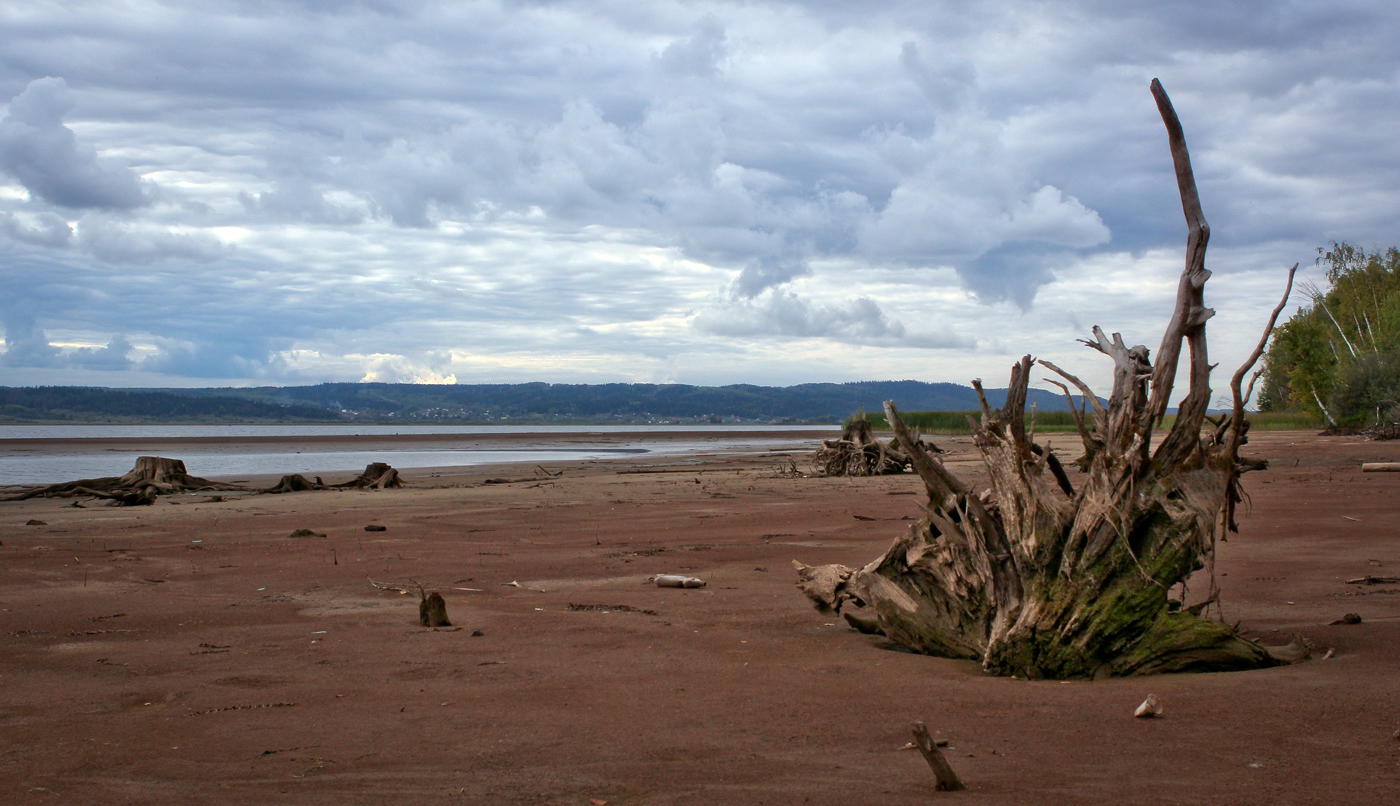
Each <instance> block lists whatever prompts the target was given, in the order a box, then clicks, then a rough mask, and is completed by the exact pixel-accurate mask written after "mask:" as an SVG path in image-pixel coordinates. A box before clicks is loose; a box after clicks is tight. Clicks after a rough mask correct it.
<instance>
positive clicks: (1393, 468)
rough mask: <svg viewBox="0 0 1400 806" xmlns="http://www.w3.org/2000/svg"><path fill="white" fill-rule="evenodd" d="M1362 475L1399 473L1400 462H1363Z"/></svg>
mask: <svg viewBox="0 0 1400 806" xmlns="http://www.w3.org/2000/svg"><path fill="white" fill-rule="evenodd" d="M1361 472H1362V473H1400V462H1365V463H1363V464H1362V465H1361Z"/></svg>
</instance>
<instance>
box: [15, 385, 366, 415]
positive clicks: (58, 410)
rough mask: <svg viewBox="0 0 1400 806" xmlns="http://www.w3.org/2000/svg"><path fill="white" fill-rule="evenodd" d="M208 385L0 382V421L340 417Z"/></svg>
mask: <svg viewBox="0 0 1400 806" xmlns="http://www.w3.org/2000/svg"><path fill="white" fill-rule="evenodd" d="M200 391H204V390H200ZM208 391H209V392H211V393H212V394H209V395H207V396H206V395H198V396H196V395H190V394H185V393H178V394H177V393H172V392H165V391H157V390H151V389H102V388H94V387H87V386H37V387H7V386H0V422H5V423H16V422H75V423H91V422H98V423H139V422H161V423H186V422H188V423H219V422H236V423H249V422H324V421H326V420H330V419H338V417H336V416H335V414H334V413H332V412H328V411H326V409H325V408H323V407H321V406H315V405H307V404H294V405H286V404H282V403H271V402H266V401H261V400H253V399H249V398H247V397H233V396H225V395H219V394H217V390H208Z"/></svg>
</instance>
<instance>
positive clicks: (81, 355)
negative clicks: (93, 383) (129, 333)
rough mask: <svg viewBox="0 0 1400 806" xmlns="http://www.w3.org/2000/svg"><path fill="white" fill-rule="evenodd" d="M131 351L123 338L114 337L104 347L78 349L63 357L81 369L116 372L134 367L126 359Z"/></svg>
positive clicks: (129, 345) (132, 363)
mask: <svg viewBox="0 0 1400 806" xmlns="http://www.w3.org/2000/svg"><path fill="white" fill-rule="evenodd" d="M131 350H132V346H131V342H129V341H127V340H126V337H125V336H122V335H116V336H113V337H112V340H111V341H110V342H108V343H107V346H106V347H100V348H92V347H79V348H78V349H76V350H73V351H72V352H70V353H67V354H66V355H65V356H64V357H65V359H66V360H67V362H68V363H69V364H70V365H72V366H75V367H80V368H82V369H95V370H107V371H118V370H125V369H131V368H132V367H133V366H134V362H132V360H131V359H130V358H128V357H127V354H128V353H130V352H131Z"/></svg>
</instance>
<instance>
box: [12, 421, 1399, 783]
mask: <svg viewBox="0 0 1400 806" xmlns="http://www.w3.org/2000/svg"><path fill="white" fill-rule="evenodd" d="M944 444H948V445H949V446H950V447H952V448H953V449H955V450H957V451H960V453H958V454H955V455H954V456H953V457H952V459H953V460H955V461H956V462H957V464H958V470H959V472H961V473H966V474H969V475H972V476H975V475H976V474H977V469H978V466H977V462H976V460H975V456H974V455H973V454H972V453H971V447H970V445H969V444H968V443H967V441H966V440H951V441H946V442H945V443H944ZM1251 447H1252V448H1253V452H1254V453H1256V454H1260V455H1264V456H1266V457H1268V458H1269V459H1270V460H1271V461H1272V462H1273V469H1272V470H1270V471H1266V472H1264V473H1257V474H1251V475H1250V476H1249V477H1247V479H1246V482H1247V488H1248V490H1249V492H1250V494H1251V496H1252V498H1253V511H1252V512H1251V513H1250V514H1249V515H1248V516H1247V517H1246V518H1245V519H1244V520H1243V531H1242V533H1241V534H1240V535H1238V536H1234V537H1231V539H1230V540H1229V542H1228V543H1225V544H1223V545H1222V546H1221V551H1220V561H1219V567H1218V571H1219V573H1220V581H1221V583H1222V586H1223V588H1224V601H1225V614H1226V616H1227V617H1228V618H1229V619H1230V620H1231V621H1235V620H1239V621H1241V622H1242V626H1243V628H1244V629H1246V630H1247V631H1248V632H1250V633H1251V634H1253V635H1257V636H1260V637H1262V638H1264V639H1265V642H1266V643H1283V642H1284V641H1285V640H1286V639H1287V637H1288V636H1289V635H1290V634H1292V633H1294V632H1299V633H1302V634H1303V635H1306V636H1308V637H1309V638H1311V639H1312V640H1313V641H1315V642H1316V643H1317V644H1318V646H1319V647H1320V649H1319V652H1318V654H1319V655H1321V653H1322V651H1323V650H1325V649H1326V648H1333V649H1334V650H1335V656H1334V657H1332V658H1331V659H1328V660H1321V659H1318V660H1314V661H1311V662H1308V663H1304V664H1301V665H1297V666H1292V667H1286V668H1280V669H1271V670H1266V671H1260V672H1249V673H1236V674H1204V675H1176V676H1167V677H1157V678H1147V679H1130V680H1110V681H1102V682H1095V683H1090V682H1072V683H1059V682H1047V681H1035V682H1028V681H1023V680H1014V679H998V678H988V677H984V676H983V675H981V674H980V673H979V671H978V669H977V667H976V664H973V663H969V662H961V661H950V660H944V659H938V658H929V657H923V656H918V655H911V654H907V653H903V652H898V651H892V650H890V649H888V648H885V647H884V646H883V644H882V641H881V640H880V639H878V638H872V637H868V636H862V635H859V634H857V633H855V632H852V631H851V630H849V629H848V628H847V627H846V626H845V625H844V623H841V622H839V621H835V620H833V619H831V618H828V617H824V616H822V615H820V614H818V613H817V612H816V611H814V610H813V609H812V608H811V607H810V606H809V605H808V604H807V603H806V601H805V599H803V597H802V596H801V595H800V594H799V593H798V592H797V591H796V589H795V588H794V587H793V581H794V575H793V572H792V569H791V567H790V565H789V561H790V560H791V559H794V558H797V559H801V560H803V561H805V562H810V563H822V562H843V563H847V564H857V563H863V562H865V561H868V560H870V559H872V558H874V557H875V556H876V555H878V554H879V553H880V552H881V551H883V550H884V548H885V547H886V546H887V545H888V543H889V542H890V540H891V539H892V538H893V537H894V536H895V535H896V534H897V533H899V531H900V530H902V529H903V528H905V526H906V523H905V522H903V521H904V519H907V518H912V517H914V516H916V515H917V513H918V502H919V500H920V499H919V496H917V495H908V494H906V493H911V492H914V491H916V490H917V489H918V486H919V483H918V481H917V479H916V478H914V477H912V476H903V477H894V478H883V479H865V480H845V479H815V478H784V477H781V476H779V475H777V474H776V473H775V472H774V471H775V468H776V466H777V463H778V459H777V458H776V457H775V456H766V455H762V454H749V455H739V456H716V457H712V458H711V459H709V460H708V461H707V462H705V463H704V464H703V465H701V466H699V467H694V466H689V467H684V468H680V467H677V466H676V465H674V464H667V463H666V462H664V461H661V462H658V461H656V460H645V459H643V460H637V461H633V462H632V463H630V464H623V463H575V464H568V463H563V464H555V465H552V466H551V469H552V470H554V471H558V470H563V475H562V476H559V477H558V478H555V479H548V480H541V481H531V482H517V483H513V484H495V485H482V484H481V483H480V482H482V481H483V480H485V479H487V478H491V477H508V478H513V477H522V476H530V475H533V473H532V471H531V470H530V469H529V468H528V467H520V468H509V467H502V466H494V467H489V468H484V469H481V470H477V471H470V472H467V471H463V472H457V473H446V472H443V471H434V472H432V473H429V472H426V471H425V472H418V473H414V472H408V473H406V474H405V475H406V477H407V478H408V480H409V482H410V483H411V484H413V485H414V486H413V487H412V488H410V489H405V490H393V491H382V492H323V493H300V494H293V495H283V496H260V497H255V498H245V499H237V498H234V499H231V500H227V501H224V502H220V503H202V502H204V501H205V500H206V497H205V496H186V497H179V498H175V499H164V500H162V502H161V503H159V504H158V505H156V506H154V507H151V508H144V509H112V508H106V507H98V506H93V507H90V508H86V509H76V508H72V507H70V506H69V503H70V502H68V501H59V500H38V501H30V502H24V503H20V504H14V503H11V504H0V542H2V543H3V545H2V546H0V692H3V694H0V802H3V803H101V804H126V803H130V804H165V803H172V804H173V803H180V804H188V803H257V804H278V803H287V804H356V803H366V804H368V803H376V804H377V803H391V802H392V803H413V804H418V803H424V804H431V803H530V804H536V803H537V804H580V805H582V804H589V803H590V802H598V801H606V802H607V803H608V804H613V805H614V806H617V805H619V804H721V803H722V804H749V803H769V804H789V803H798V804H801V803H816V804H884V803H889V804H907V803H918V802H926V801H928V800H930V799H935V800H940V799H948V800H949V801H952V800H957V801H959V802H963V803H988V804H1063V803H1151V804H1155V803H1183V804H1185V803H1191V804H1206V803H1209V804H1304V803H1328V804H1332V803H1386V802H1393V801H1394V799H1395V798H1396V796H1397V793H1400V740H1397V739H1396V738H1393V737H1392V733H1393V732H1395V731H1396V729H1397V728H1400V708H1398V707H1397V706H1400V586H1397V585H1388V586H1358V585H1347V584H1345V580H1346V579H1348V578H1352V577H1360V576H1364V575H1366V574H1373V575H1380V574H1384V575H1400V505H1397V496H1400V474H1393V473H1391V474H1371V473H1368V474H1364V475H1363V474H1362V473H1361V472H1360V465H1361V463H1362V462H1363V461H1395V460H1397V459H1400V444H1385V443H1379V444H1378V443H1362V442H1357V441H1355V440H1350V439H1343V438H1330V439H1328V438H1316V437H1312V436H1305V435H1300V434H1265V435H1260V436H1258V437H1256V439H1255V444H1254V445H1252V446H1251ZM1071 455H1073V454H1071ZM649 466H650V467H649ZM270 470H272V471H275V469H270ZM638 470H643V471H668V472H632V471H638ZM678 470H683V472H675V471H678ZM328 480H338V479H328ZM434 485H435V486H434ZM855 516H860V518H859V519H858V518H857V517H855ZM866 518H874V520H866ZM30 519H37V520H42V521H46V522H47V524H46V525H41V526H38V525H36V526H27V525H24V524H25V523H26V521H28V520H30ZM370 523H375V524H382V525H384V526H386V527H387V531H385V532H378V533H366V532H364V531H363V527H364V526H365V525H366V524H370ZM297 528H309V529H313V530H315V531H317V532H324V533H326V534H327V535H328V537H326V538H324V539H318V538H303V539H293V538H289V537H288V534H289V533H290V532H292V530H294V529H297ZM196 541H198V542H196ZM662 572H677V573H685V574H692V575H695V576H699V577H702V578H704V579H706V580H708V582H709V585H708V587H706V588H704V589H699V590H684V591H683V590H675V589H658V588H655V587H653V586H650V585H647V584H645V583H646V579H647V578H648V577H649V576H650V575H653V574H657V573H662ZM367 578H373V579H374V580H376V581H391V582H400V583H401V582H404V581H406V580H408V579H410V578H413V579H417V580H420V581H422V582H424V583H425V584H427V585H429V586H430V587H436V588H439V589H441V590H442V592H443V594H444V596H445V597H446V599H447V605H448V610H449V613H450V615H451V617H452V619H453V623H454V624H455V625H456V627H460V629H456V628H455V627H454V628H453V629H450V630H449V629H444V630H438V631H432V630H426V629H423V628H420V627H419V626H418V625H417V613H418V609H417V596H416V595H413V596H405V595H400V594H397V593H394V592H390V591H383V590H377V589H375V588H373V587H371V585H370V583H369V582H368V581H367ZM511 582H518V583H519V585H520V587H515V586H510V585H508V584H507V583H511ZM464 589H475V590H464ZM571 604H572V605H583V606H586V607H587V608H588V609H585V610H578V611H571V610H569V606H570V605H571ZM619 606H625V607H619ZM639 611H641V612H639ZM646 611H654V612H646ZM1347 612H1354V613H1359V614H1360V615H1361V616H1362V617H1363V622H1362V623H1361V624H1358V625H1350V626H1329V622H1331V621H1333V620H1335V619H1338V618H1340V617H1341V616H1342V615H1343V614H1344V613H1347ZM476 630H479V631H481V632H482V633H484V634H483V635H479V636H477V635H474V634H473V631H476ZM1149 693H1152V694H1156V695H1157V696H1158V697H1159V698H1160V699H1161V701H1162V703H1163V706H1164V709H1165V713H1164V715H1163V717H1162V718H1160V719H1156V720H1137V719H1133V717H1132V712H1133V709H1134V708H1135V707H1136V706H1137V704H1138V703H1140V702H1141V701H1142V700H1143V698H1144V697H1146V696H1147V695H1148V694H1149ZM915 719H920V720H923V721H925V722H927V723H928V725H929V727H930V728H931V729H932V730H933V731H934V733H935V734H936V735H938V736H941V737H945V738H947V739H948V740H949V741H950V742H951V747H950V748H949V750H948V751H947V752H948V755H949V758H950V760H951V762H952V764H953V766H954V767H955V768H956V769H957V771H958V772H959V773H960V774H961V775H962V777H963V779H964V780H965V781H966V782H967V784H968V786H969V791H968V792H965V793H959V794H942V793H940V794H935V793H934V792H933V779H932V776H931V775H930V774H929V771H928V769H927V767H926V766H925V765H924V762H923V759H922V758H921V757H920V756H919V754H918V753H917V752H916V751H909V750H901V749H900V748H901V747H902V746H903V745H905V744H906V742H908V741H909V738H910V737H909V723H910V722H911V721H913V720H915Z"/></svg>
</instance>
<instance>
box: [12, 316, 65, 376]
mask: <svg viewBox="0 0 1400 806" xmlns="http://www.w3.org/2000/svg"><path fill="white" fill-rule="evenodd" d="M4 323H5V352H4V354H3V355H0V366H6V367H58V366H62V364H63V362H62V359H61V352H62V351H60V350H59V348H57V347H54V346H53V345H51V344H49V340H48V337H47V336H45V335H44V331H42V330H40V329H39V328H38V326H37V325H36V324H35V321H34V314H33V313H31V312H29V311H24V310H15V309H13V308H12V309H10V310H7V311H6V312H5V314H4Z"/></svg>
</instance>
